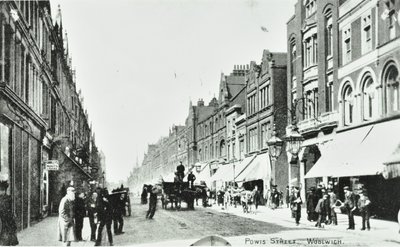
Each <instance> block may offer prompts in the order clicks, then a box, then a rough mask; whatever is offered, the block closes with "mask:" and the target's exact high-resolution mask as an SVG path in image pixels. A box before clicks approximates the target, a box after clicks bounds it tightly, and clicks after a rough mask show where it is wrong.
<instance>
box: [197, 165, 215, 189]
mask: <svg viewBox="0 0 400 247" xmlns="http://www.w3.org/2000/svg"><path fill="white" fill-rule="evenodd" d="M193 174H195V176H196V180H195V181H194V183H195V184H200V182H201V181H204V182H205V183H206V184H207V186H211V170H210V166H209V165H208V164H207V165H206V166H204V167H202V170H201V171H200V173H197V172H196V173H193Z"/></svg>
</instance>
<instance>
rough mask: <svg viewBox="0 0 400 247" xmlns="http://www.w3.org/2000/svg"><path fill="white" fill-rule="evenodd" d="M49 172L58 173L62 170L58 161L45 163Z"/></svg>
mask: <svg viewBox="0 0 400 247" xmlns="http://www.w3.org/2000/svg"><path fill="white" fill-rule="evenodd" d="M43 163H44V164H45V166H46V169H47V170H48V171H58V170H59V169H60V165H59V163H58V160H46V161H43Z"/></svg>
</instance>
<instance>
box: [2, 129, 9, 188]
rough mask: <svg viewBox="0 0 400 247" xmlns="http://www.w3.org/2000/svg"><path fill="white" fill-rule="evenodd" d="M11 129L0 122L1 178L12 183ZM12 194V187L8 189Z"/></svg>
mask: <svg viewBox="0 0 400 247" xmlns="http://www.w3.org/2000/svg"><path fill="white" fill-rule="evenodd" d="M10 144H11V143H10V129H9V128H8V127H7V126H6V125H4V124H2V123H0V180H7V181H8V183H10V153H9V150H10ZM7 194H10V187H9V188H8V190H7Z"/></svg>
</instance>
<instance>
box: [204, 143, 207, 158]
mask: <svg viewBox="0 0 400 247" xmlns="http://www.w3.org/2000/svg"><path fill="white" fill-rule="evenodd" d="M204 156H205V159H208V157H207V156H208V146H207V144H206V150H205V152H204Z"/></svg>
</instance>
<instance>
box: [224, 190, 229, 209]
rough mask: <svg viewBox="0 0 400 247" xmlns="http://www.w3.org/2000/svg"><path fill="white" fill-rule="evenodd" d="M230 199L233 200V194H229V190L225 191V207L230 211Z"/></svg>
mask: <svg viewBox="0 0 400 247" xmlns="http://www.w3.org/2000/svg"><path fill="white" fill-rule="evenodd" d="M230 199H231V193H230V192H229V189H228V188H226V189H225V194H224V206H225V209H228V204H229V201H230Z"/></svg>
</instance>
